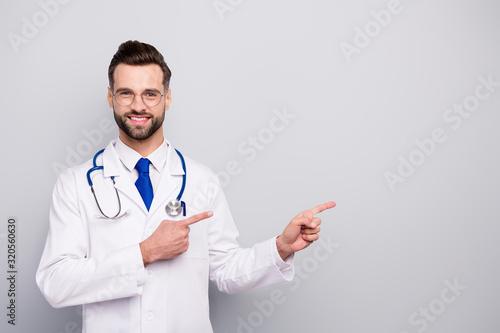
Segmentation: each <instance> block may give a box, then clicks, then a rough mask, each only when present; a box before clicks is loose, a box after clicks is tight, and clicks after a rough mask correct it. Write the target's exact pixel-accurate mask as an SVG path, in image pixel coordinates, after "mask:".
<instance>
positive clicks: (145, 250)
mask: <svg viewBox="0 0 500 333" xmlns="http://www.w3.org/2000/svg"><path fill="white" fill-rule="evenodd" d="M139 248H140V250H141V255H142V263H143V264H144V267H146V266H148V265H149V264H151V263H152V262H153V261H154V260H153V259H152V258H151V251H149V247H148V245H147V240H145V241H143V242H141V243H139Z"/></svg>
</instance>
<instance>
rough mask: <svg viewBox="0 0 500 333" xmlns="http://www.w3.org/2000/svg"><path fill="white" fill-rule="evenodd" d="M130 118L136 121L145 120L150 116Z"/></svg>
mask: <svg viewBox="0 0 500 333" xmlns="http://www.w3.org/2000/svg"><path fill="white" fill-rule="evenodd" d="M130 119H132V120H135V121H143V120H146V119H148V118H138V117H130Z"/></svg>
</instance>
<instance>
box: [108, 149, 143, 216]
mask: <svg viewBox="0 0 500 333" xmlns="http://www.w3.org/2000/svg"><path fill="white" fill-rule="evenodd" d="M115 141H116V140H113V141H112V142H110V143H109V145H108V146H107V147H106V150H104V153H103V164H102V165H103V166H104V176H105V177H111V176H114V177H115V182H116V183H115V187H116V189H117V190H118V191H119V192H120V195H122V194H123V195H125V196H127V197H128V198H130V200H131V201H132V202H133V203H134V204H135V205H137V206H138V207H139V208H140V209H141V210H142V211H143V212H144V214H146V215H147V214H148V209H147V208H146V205H145V204H144V201H143V200H142V197H141V195H140V193H139V191H138V190H137V187H136V186H135V184H134V183H133V182H132V180H131V179H130V177H129V176H128V174H127V172H126V169H125V166H124V165H123V164H122V162H121V161H120V158H119V157H118V154H117V153H116V150H115V147H114V143H115ZM122 205H123V203H122ZM128 208H129V207H123V206H122V210H127V209H128Z"/></svg>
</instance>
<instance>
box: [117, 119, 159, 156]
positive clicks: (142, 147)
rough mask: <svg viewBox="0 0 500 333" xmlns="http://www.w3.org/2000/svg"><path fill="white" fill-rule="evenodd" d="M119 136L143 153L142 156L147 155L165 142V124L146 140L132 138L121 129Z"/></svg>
mask: <svg viewBox="0 0 500 333" xmlns="http://www.w3.org/2000/svg"><path fill="white" fill-rule="evenodd" d="M119 136H120V140H122V142H123V143H124V144H126V145H127V146H129V147H130V148H132V149H133V150H135V151H136V152H138V153H139V154H141V156H142V157H147V156H149V155H150V154H151V153H152V152H154V151H155V150H156V149H158V147H160V146H161V144H162V143H163V126H162V127H160V128H159V129H158V130H157V131H156V132H155V133H154V134H153V135H151V136H150V137H149V138H147V139H145V140H135V139H132V138H131V137H129V136H127V135H126V134H125V133H123V132H122V131H121V130H120V134H119Z"/></svg>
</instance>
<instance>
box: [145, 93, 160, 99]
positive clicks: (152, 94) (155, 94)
mask: <svg viewBox="0 0 500 333" xmlns="http://www.w3.org/2000/svg"><path fill="white" fill-rule="evenodd" d="M159 95H160V94H159V93H157V92H154V91H147V92H144V96H145V97H149V98H154V97H156V96H159Z"/></svg>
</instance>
